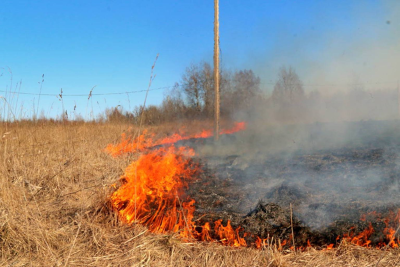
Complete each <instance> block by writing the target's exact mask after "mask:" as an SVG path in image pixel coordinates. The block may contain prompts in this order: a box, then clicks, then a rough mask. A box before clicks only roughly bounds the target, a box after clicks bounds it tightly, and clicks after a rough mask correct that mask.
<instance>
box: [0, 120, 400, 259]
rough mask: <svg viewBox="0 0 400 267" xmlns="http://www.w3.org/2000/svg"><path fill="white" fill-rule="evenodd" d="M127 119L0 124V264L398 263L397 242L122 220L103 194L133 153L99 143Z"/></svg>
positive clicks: (115, 134) (161, 130)
mask: <svg viewBox="0 0 400 267" xmlns="http://www.w3.org/2000/svg"><path fill="white" fill-rule="evenodd" d="M130 126H131V125H129V124H95V123H86V124H85V123H75V124H74V123H65V122H64V123H46V122H43V123H36V124H35V123H28V122H25V123H14V124H2V125H0V134H1V135H0V249H1V253H0V254H1V256H0V266H375V264H376V263H377V262H378V260H379V258H382V260H381V262H380V265H379V266H399V264H400V262H399V260H400V253H399V250H390V251H379V250H372V249H364V248H359V247H355V246H352V245H349V244H345V243H343V244H342V245H341V246H340V247H339V248H338V249H334V250H331V251H317V250H314V249H311V250H309V251H307V252H303V253H293V252H287V251H286V252H279V251H276V250H274V249H265V250H256V249H234V248H228V247H223V246H221V245H219V244H215V243H198V242H191V243H190V242H184V241H182V240H180V239H179V238H177V237H176V236H174V235H154V234H151V233H149V232H147V231H146V229H145V228H143V227H141V226H126V225H124V224H122V223H121V222H119V221H118V219H117V218H116V216H115V214H114V213H113V212H112V211H111V210H110V209H109V206H108V204H107V199H108V196H109V194H110V193H111V192H112V187H111V185H112V184H114V183H116V181H117V180H118V178H119V176H120V175H121V174H122V173H123V171H124V169H125V167H126V166H127V165H128V164H129V162H130V161H131V160H132V157H133V156H127V157H122V158H119V159H113V158H111V157H110V156H108V155H107V154H105V153H104V152H103V149H104V147H105V146H106V145H107V144H108V143H110V142H114V141H117V140H118V138H119V136H120V134H121V133H122V132H123V131H127V130H128V128H129V127H130ZM200 127H204V123H198V122H193V124H192V125H191V126H190V127H188V129H191V130H193V129H196V128H199V129H200ZM174 129H176V125H164V126H160V127H158V128H155V129H153V130H155V131H157V132H158V133H159V134H162V133H168V132H172V131H173V130H174Z"/></svg>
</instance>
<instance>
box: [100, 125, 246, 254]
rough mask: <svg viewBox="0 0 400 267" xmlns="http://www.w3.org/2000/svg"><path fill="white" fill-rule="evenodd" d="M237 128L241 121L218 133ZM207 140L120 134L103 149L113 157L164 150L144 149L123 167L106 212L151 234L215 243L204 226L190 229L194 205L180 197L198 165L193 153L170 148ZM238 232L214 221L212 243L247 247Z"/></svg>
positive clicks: (204, 135) (208, 133)
mask: <svg viewBox="0 0 400 267" xmlns="http://www.w3.org/2000/svg"><path fill="white" fill-rule="evenodd" d="M243 129H245V123H244V122H242V123H236V124H235V126H234V127H233V128H231V129H227V130H222V131H221V134H231V133H235V132H237V131H240V130H243ZM210 136H212V131H206V130H203V131H202V132H201V133H200V134H196V135H192V136H189V135H186V136H185V135H180V134H174V135H172V136H169V137H166V138H164V139H160V140H156V141H154V140H153V139H154V135H153V134H148V133H147V132H146V131H145V132H143V133H142V134H141V135H139V136H138V137H137V138H136V139H132V138H131V137H127V136H126V135H125V134H122V138H121V142H120V143H119V144H117V145H108V146H107V148H106V151H107V152H108V153H110V154H111V155H112V156H118V155H122V154H125V153H129V152H134V151H146V148H150V147H155V146H158V145H165V144H168V146H167V147H161V148H157V149H152V150H147V151H146V152H145V153H144V154H142V155H141V156H140V157H139V158H138V160H136V161H134V162H132V163H131V164H130V165H129V166H128V167H127V168H126V170H125V174H124V175H123V176H122V177H121V182H122V185H121V186H120V188H119V189H118V190H116V191H115V192H114V193H113V194H112V195H111V203H112V207H113V208H114V209H115V210H116V211H117V212H118V214H119V217H120V218H121V219H122V220H123V221H125V222H126V223H128V224H131V223H140V224H143V225H145V226H147V227H148V229H149V230H150V231H151V232H154V233H166V232H175V233H179V235H180V236H181V237H183V238H196V239H198V240H202V241H215V239H213V238H212V237H211V234H210V231H211V226H210V223H208V222H207V223H205V224H204V225H203V226H200V227H199V226H198V225H195V223H194V222H193V214H194V211H195V207H194V203H195V201H194V200H193V199H190V198H188V197H185V195H184V190H185V189H186V188H187V186H188V183H189V182H190V181H192V180H193V179H194V177H195V174H196V173H198V172H200V168H199V166H197V165H196V164H194V163H193V162H192V160H191V158H192V157H193V156H194V151H193V149H191V148H187V147H180V148H176V147H174V145H173V144H174V143H176V142H177V141H179V140H185V139H191V138H207V137H210ZM196 228H201V229H202V231H201V232H198V231H197V230H196ZM241 231H242V229H241V228H240V227H238V228H236V229H234V228H232V226H231V222H230V221H228V222H227V225H226V226H223V224H222V220H218V221H216V222H214V232H215V234H216V235H217V236H218V237H219V239H218V241H220V242H221V243H223V244H225V245H231V246H235V247H241V246H247V243H246V241H245V240H244V238H242V237H241V236H240V234H239V233H240V232H241Z"/></svg>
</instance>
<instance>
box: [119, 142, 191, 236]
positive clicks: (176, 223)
mask: <svg viewBox="0 0 400 267" xmlns="http://www.w3.org/2000/svg"><path fill="white" fill-rule="evenodd" d="M193 153H194V152H193V151H192V150H190V149H187V148H179V149H176V148H175V147H173V146H171V147H169V148H167V149H165V148H160V149H157V150H155V151H152V152H150V153H148V154H144V155H142V156H141V157H140V158H139V159H138V160H137V161H134V162H132V163H131V164H130V165H129V166H128V167H127V168H126V170H125V175H124V176H123V177H122V181H123V182H124V184H123V185H122V186H121V187H120V188H119V189H118V190H117V191H115V192H114V194H113V195H112V196H111V202H112V205H113V207H114V208H115V209H116V210H117V211H118V213H119V214H120V216H121V218H123V219H124V220H125V221H126V222H127V223H132V222H138V223H141V224H143V225H146V226H148V227H149V229H150V231H152V232H158V233H165V232H167V231H174V232H178V231H179V230H181V229H184V228H185V226H187V225H185V224H187V222H190V221H191V218H192V217H193V212H194V200H190V201H187V202H183V203H182V204H180V203H179V202H180V199H181V198H182V196H183V189H184V188H185V187H186V186H187V182H188V181H189V180H190V179H192V177H193V176H194V173H195V172H196V171H198V169H196V168H194V167H193V166H190V164H189V160H188V159H187V157H188V156H190V155H193Z"/></svg>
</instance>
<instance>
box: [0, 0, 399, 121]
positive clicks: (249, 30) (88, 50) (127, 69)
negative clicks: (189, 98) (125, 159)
mask: <svg viewBox="0 0 400 267" xmlns="http://www.w3.org/2000/svg"><path fill="white" fill-rule="evenodd" d="M398 2H400V1H397V0H393V1H375V0H374V1H373V0H358V1H357V0H354V1H351V0H326V1H318V0H314V1H313V0H309V1H308V0H303V1H295V0H286V1H285V0H265V1H260V0H259V1H254V0H249V1H239V0H220V43H221V60H222V66H223V67H224V68H226V69H231V70H234V69H244V68H247V69H249V68H250V69H253V70H254V71H255V72H256V74H257V75H259V76H260V78H261V81H262V83H263V88H265V89H266V90H269V91H270V90H271V88H273V83H274V82H275V80H276V74H277V71H278V69H279V68H280V67H281V66H283V65H286V66H289V65H291V66H293V67H294V68H295V69H296V71H297V72H298V73H299V75H300V78H301V79H302V80H303V82H304V84H305V85H306V90H312V89H313V88H312V86H314V85H321V84H322V85H337V87H340V86H342V85H343V84H346V83H351V82H352V81H362V82H365V84H366V85H367V86H368V85H369V84H371V83H381V84H383V83H387V84H388V86H389V85H390V86H392V85H393V83H396V81H397V79H398V78H400V77H399V75H398V71H399V67H400V65H399V64H400V63H399V62H400V51H399V50H400V42H399V39H400V31H399V29H400V22H399V17H400V12H399V11H400V8H399V7H400V5H399V4H398ZM213 4H214V3H213V1H212V0H196V1H190V0H186V1H172V0H171V1H152V0H145V1H143V0H142V1H128V0H96V1H88V0H87V1H86V0H67V1H65V0H62V1H61V0H56V1H54V0H53V1H47V0H41V1H22V0H2V3H1V5H0V68H2V69H0V74H2V76H1V77H0V96H4V97H8V99H9V101H10V104H11V105H12V106H13V107H15V109H18V110H20V109H21V107H22V109H23V110H24V114H25V115H26V116H29V115H30V114H32V110H33V105H35V109H36V108H37V104H38V103H39V112H40V111H42V110H43V111H44V113H45V114H46V115H51V116H55V114H59V113H61V110H62V105H61V104H62V103H61V101H59V100H58V99H57V98H56V97H55V96H45V95H42V96H41V97H40V100H39V99H38V96H37V95H22V94H20V95H19V97H18V102H17V98H16V96H14V98H12V96H11V95H6V93H5V92H4V91H6V90H8V89H9V88H10V87H12V88H13V91H15V90H17V91H18V90H20V91H21V92H24V93H32V94H38V93H39V92H40V84H39V82H40V81H42V75H43V74H44V82H43V83H42V89H41V92H42V93H43V94H58V93H59V92H60V89H61V88H62V90H63V93H64V95H65V96H64V97H63V99H64V108H65V109H66V110H68V113H69V114H73V109H74V106H75V105H76V111H75V112H76V113H80V114H81V115H82V116H83V117H85V116H87V113H88V110H91V109H92V106H93V110H94V112H95V113H97V112H99V111H101V110H104V109H105V108H107V107H114V106H117V105H122V106H123V107H124V109H126V110H129V109H130V110H132V109H133V107H134V106H136V105H139V104H141V103H142V102H143V99H144V93H132V94H129V97H128V95H127V94H122V95H102V96H100V95H94V96H93V98H92V99H91V100H92V102H88V99H87V96H73V97H72V96H70V97H68V96H66V95H67V94H75V95H76V94H78V95H79V94H86V95H88V94H89V91H90V90H91V88H92V87H93V86H96V87H95V88H94V90H93V94H104V93H110V92H126V91H137V90H145V89H147V86H148V83H149V77H150V70H151V66H152V64H153V62H154V59H155V57H156V55H157V54H159V59H158V61H157V64H156V67H155V74H156V78H155V79H154V81H153V84H152V88H153V89H156V88H160V87H168V86H172V85H173V84H174V83H175V82H179V80H180V77H181V75H182V73H183V71H184V69H185V68H186V67H187V66H189V65H190V64H191V63H197V62H200V61H207V62H210V63H212V55H213V20H214V18H213V15H214V10H213ZM10 72H12V75H11V74H10ZM11 77H12V80H11ZM20 81H22V85H21V86H20V89H19V84H18V83H19V82H20ZM308 85H309V86H310V88H307V86H308ZM331 88H332V87H329V86H326V87H321V88H318V89H321V90H332V89H331ZM335 88H336V87H335ZM164 94H165V90H161V89H160V90H155V91H151V92H149V98H148V103H149V104H159V103H160V102H161V100H162V98H163V96H164ZM0 101H1V100H0ZM2 104H3V103H1V104H0V106H2ZM17 115H19V111H18V114H17Z"/></svg>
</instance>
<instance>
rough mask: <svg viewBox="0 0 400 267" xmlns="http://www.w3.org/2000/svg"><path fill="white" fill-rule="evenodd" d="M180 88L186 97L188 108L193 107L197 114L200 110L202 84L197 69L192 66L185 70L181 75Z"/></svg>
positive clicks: (195, 66)
mask: <svg viewBox="0 0 400 267" xmlns="http://www.w3.org/2000/svg"><path fill="white" fill-rule="evenodd" d="M181 87H182V90H183V92H184V93H185V95H186V99H187V101H188V104H189V106H192V107H194V108H195V109H196V110H197V112H200V111H201V108H202V98H201V97H202V90H203V88H202V84H201V77H200V72H199V67H198V66H197V65H194V64H192V65H191V66H190V67H188V68H186V71H185V73H184V74H183V75H182V82H181Z"/></svg>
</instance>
